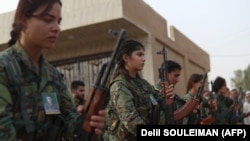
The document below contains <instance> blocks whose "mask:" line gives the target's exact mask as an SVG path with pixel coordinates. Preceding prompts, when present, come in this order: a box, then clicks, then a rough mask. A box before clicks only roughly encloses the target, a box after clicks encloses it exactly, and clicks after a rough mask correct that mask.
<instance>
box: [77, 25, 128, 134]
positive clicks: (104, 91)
mask: <svg viewBox="0 0 250 141" xmlns="http://www.w3.org/2000/svg"><path fill="white" fill-rule="evenodd" d="M110 33H111V34H113V35H115V36H118V39H117V42H116V45H115V49H114V51H113V53H112V56H111V59H110V61H108V62H107V63H105V64H103V65H102V68H101V70H100V72H99V73H98V76H97V79H96V81H95V84H94V86H93V87H92V88H91V89H90V91H89V93H88V95H87V99H86V102H85V104H84V105H83V107H84V108H83V109H84V113H83V114H84V117H85V119H84V121H83V124H82V129H83V130H84V131H86V132H88V133H93V132H94V128H93V127H92V126H90V121H91V116H92V115H98V111H99V110H101V109H103V108H104V107H105V106H106V104H107V102H108V99H109V88H108V81H109V80H110V78H111V76H112V74H113V70H114V68H115V57H116V54H117V52H118V50H119V48H120V46H121V44H122V42H123V41H124V39H125V34H126V31H125V30H124V29H121V31H120V32H119V33H117V32H113V31H110Z"/></svg>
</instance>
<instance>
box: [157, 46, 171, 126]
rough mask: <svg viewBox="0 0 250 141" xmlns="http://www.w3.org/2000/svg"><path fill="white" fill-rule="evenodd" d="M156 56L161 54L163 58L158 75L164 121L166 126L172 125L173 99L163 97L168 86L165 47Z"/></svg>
mask: <svg viewBox="0 0 250 141" xmlns="http://www.w3.org/2000/svg"><path fill="white" fill-rule="evenodd" d="M157 54H161V55H162V56H163V66H161V68H160V73H161V75H160V76H161V78H160V79H161V82H160V83H161V95H162V96H163V97H164V98H165V104H163V105H164V110H165V121H166V124H174V123H175V122H174V116H173V112H174V109H173V98H172V99H171V98H170V97H166V96H165V91H166V90H165V86H166V85H169V79H168V66H167V56H166V54H167V51H166V47H165V46H163V47H162V51H159V52H157Z"/></svg>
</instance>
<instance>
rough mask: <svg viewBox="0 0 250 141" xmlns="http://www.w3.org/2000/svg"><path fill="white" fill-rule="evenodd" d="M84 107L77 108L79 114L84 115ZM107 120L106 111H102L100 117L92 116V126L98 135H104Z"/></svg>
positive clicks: (99, 113)
mask: <svg viewBox="0 0 250 141" xmlns="http://www.w3.org/2000/svg"><path fill="white" fill-rule="evenodd" d="M83 111H84V106H83V105H80V106H78V107H77V112H78V113H83ZM105 118H106V111H105V110H100V111H98V115H92V116H91V121H90V125H91V126H92V127H94V128H95V133H96V134H97V135H101V134H103V129H104V128H105Z"/></svg>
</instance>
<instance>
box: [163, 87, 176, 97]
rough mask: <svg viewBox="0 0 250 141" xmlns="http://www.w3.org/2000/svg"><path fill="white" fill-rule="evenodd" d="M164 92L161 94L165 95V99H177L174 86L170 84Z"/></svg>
mask: <svg viewBox="0 0 250 141" xmlns="http://www.w3.org/2000/svg"><path fill="white" fill-rule="evenodd" d="M162 90H164V92H161V93H163V94H164V97H166V98H168V99H173V98H174V97H175V93H174V85H173V84H170V85H164V89H162Z"/></svg>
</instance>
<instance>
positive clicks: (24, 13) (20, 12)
mask: <svg viewBox="0 0 250 141" xmlns="http://www.w3.org/2000/svg"><path fill="white" fill-rule="evenodd" d="M56 2H57V3H59V4H60V5H61V6H62V2H61V0H19V2H18V5H17V9H16V13H15V17H14V22H13V24H12V30H11V32H10V37H11V38H10V40H9V41H8V46H9V47H10V46H12V45H13V44H15V43H16V41H17V40H18V39H19V38H20V35H21V31H22V30H23V28H24V25H23V21H24V20H25V19H29V18H31V17H32V16H33V13H34V12H35V11H36V10H37V9H38V8H39V7H40V6H42V5H45V4H48V5H47V7H46V9H45V10H44V11H43V12H42V13H40V14H39V15H36V16H41V15H44V14H46V13H47V12H48V11H49V10H50V9H51V8H52V6H53V4H54V3H56Z"/></svg>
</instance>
